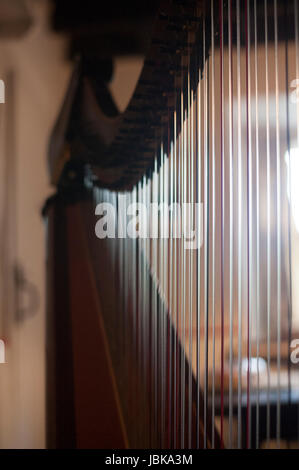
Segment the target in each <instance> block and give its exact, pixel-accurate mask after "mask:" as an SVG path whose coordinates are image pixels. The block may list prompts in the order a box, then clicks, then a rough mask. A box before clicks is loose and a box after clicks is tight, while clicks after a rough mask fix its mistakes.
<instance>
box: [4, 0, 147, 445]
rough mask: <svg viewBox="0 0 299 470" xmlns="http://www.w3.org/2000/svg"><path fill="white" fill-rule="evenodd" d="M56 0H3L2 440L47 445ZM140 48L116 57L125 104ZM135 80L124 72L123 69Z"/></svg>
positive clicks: (116, 84)
mask: <svg viewBox="0 0 299 470" xmlns="http://www.w3.org/2000/svg"><path fill="white" fill-rule="evenodd" d="M53 7H54V5H53V4H52V2H51V1H48V0H0V79H1V80H3V82H4V84H5V103H4V104H0V260H1V262H0V338H1V339H2V340H3V341H4V342H5V354H6V363H5V364H0V448H42V447H44V446H45V303H46V299H45V294H46V293H45V259H46V252H45V247H46V230H45V228H46V227H45V222H44V221H43V218H42V215H41V210H42V207H43V204H44V202H45V200H46V198H47V197H48V196H49V195H51V194H52V193H53V192H54V188H53V187H51V186H50V183H49V181H50V178H49V173H48V168H47V147H48V142H49V137H50V133H51V130H52V128H53V125H54V122H55V120H56V118H57V114H58V112H59V109H60V107H61V103H62V101H63V98H64V95H65V92H66V88H67V84H68V81H69V79H70V75H71V68H72V63H71V60H70V58H69V57H70V55H69V42H68V40H67V38H66V37H65V36H64V35H63V34H58V33H55V32H53V29H52V28H51V18H52V13H53ZM141 65H142V59H140V57H137V56H136V57H130V58H128V57H125V56H122V57H120V58H119V59H116V61H115V69H114V77H113V81H112V82H111V83H110V90H111V93H112V94H113V96H114V99H115V100H116V101H117V103H118V105H119V108H120V109H124V108H125V107H126V104H127V102H128V100H129V97H130V95H131V94H132V91H133V89H134V85H135V82H136V77H137V76H138V74H139V72H140V68H141ZM124 76H125V77H126V80H123V77H124Z"/></svg>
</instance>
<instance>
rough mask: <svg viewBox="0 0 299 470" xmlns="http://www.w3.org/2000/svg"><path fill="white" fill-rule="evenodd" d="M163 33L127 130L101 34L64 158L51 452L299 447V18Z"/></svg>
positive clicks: (59, 133)
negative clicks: (107, 74) (99, 52)
mask: <svg viewBox="0 0 299 470" xmlns="http://www.w3.org/2000/svg"><path fill="white" fill-rule="evenodd" d="M57 8H59V7H57ZM146 18H147V21H146V27H145V28H144V34H143V36H144V41H143V47H144V50H145V51H146V53H145V59H144V65H143V69H142V72H141V75H140V77H139V80H138V83H137V85H136V89H135V92H134V94H133V96H132V99H131V101H130V103H129V105H128V107H127V109H126V110H125V112H123V113H119V112H118V110H117V107H116V106H115V104H114V102H113V100H112V98H111V95H110V94H109V90H108V87H107V83H106V81H105V78H103V74H102V68H103V60H99V58H98V57H97V56H96V54H95V49H96V48H95V42H96V37H97V36H96V35H94V31H95V28H93V29H92V33H91V32H90V31H89V32H88V34H87V33H86V35H85V36H84V41H83V44H84V48H83V52H82V54H81V57H80V58H79V59H78V60H77V62H76V65H75V68H74V73H73V76H72V79H71V82H70V86H69V89H68V91H67V94H66V97H65V101H64V104H63V106H62V110H61V112H60V115H59V117H58V120H57V122H56V125H55V128H54V131H53V134H52V137H51V141H50V149H49V167H50V174H51V179H52V182H53V183H55V184H56V185H57V193H56V194H55V196H53V197H52V198H50V199H49V200H48V201H47V204H46V206H45V216H46V219H47V227H48V228H47V237H48V261H47V266H48V268H47V269H48V325H47V338H48V348H47V351H48V359H47V368H48V373H47V377H48V387H47V391H48V441H49V446H51V447H114V448H116V447H117V448H122V447H133V448H170V449H171V448H220V447H231V448H260V447H285V446H297V447H298V442H299V434H298V429H299V419H298V416H299V407H298V405H299V401H298V400H299V395H298V388H299V381H298V377H299V375H298V366H296V364H297V362H298V361H297V352H298V351H297V350H296V347H297V346H298V342H297V339H296V338H297V336H298V326H299V325H298V324H299V320H298V315H299V312H298V307H297V303H298V301H297V289H296V278H297V267H296V265H297V264H298V263H297V260H296V257H297V256H298V254H297V253H298V248H297V247H298V228H299V223H298V195H297V191H298V190H297V184H296V182H297V172H298V171H299V166H298V161H299V160H298V159H299V104H298V103H299V97H298V79H299V36H298V24H299V23H298V21H299V18H298V1H297V0H287V1H280V0H245V1H240V0H227V1H224V0H220V1H218V0H211V1H210V2H207V1H193V0H191V1H184V2H181V1H179V0H165V1H162V2H158V3H157V4H153V8H152V9H151V11H150V12H149V11H147V13H146ZM83 29H84V28H83ZM87 29H88V28H87ZM80 31H81V33H82V28H81V29H80ZM139 33H140V31H139ZM82 34H83V33H82ZM75 37H76V40H77V41H78V34H77V36H75ZM98 42H99V43H100V41H98ZM99 47H101V46H99ZM90 50H92V54H88V51H90ZM105 70H106V69H105Z"/></svg>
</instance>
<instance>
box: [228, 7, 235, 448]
mask: <svg viewBox="0 0 299 470" xmlns="http://www.w3.org/2000/svg"><path fill="white" fill-rule="evenodd" d="M228 62H229V70H228V74H229V75H228V87H229V89H228V93H229V102H228V106H229V181H230V190H229V253H230V262H229V447H230V448H232V445H233V442H232V438H233V275H234V252H233V236H234V232H233V227H234V212H233V211H234V170H233V122H234V117H233V57H232V0H229V2H228Z"/></svg>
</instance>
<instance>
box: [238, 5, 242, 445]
mask: <svg viewBox="0 0 299 470" xmlns="http://www.w3.org/2000/svg"><path fill="white" fill-rule="evenodd" d="M240 42H241V38H240V0H237V94H238V113H237V114H238V225H239V226H238V448H239V449H240V448H241V439H242V414H241V413H242V234H243V230H242V211H243V188H242V135H241V70H240V69H241V57H240V56H241V52H240Z"/></svg>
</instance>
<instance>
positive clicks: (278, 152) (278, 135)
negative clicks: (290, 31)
mask: <svg viewBox="0 0 299 470" xmlns="http://www.w3.org/2000/svg"><path fill="white" fill-rule="evenodd" d="M277 29H278V27H277V0H274V41H275V45H274V47H275V107H276V191H277V201H276V205H277V206H276V210H277V216H276V217H277V220H276V228H277V234H276V237H277V241H276V242H277V246H276V249H277V414H276V440H277V447H278V448H279V447H280V367H281V357H280V356H281V347H280V345H281V324H280V322H281V311H280V310H281V207H280V205H281V188H280V184H281V182H280V133H279V82H278V31H277Z"/></svg>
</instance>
